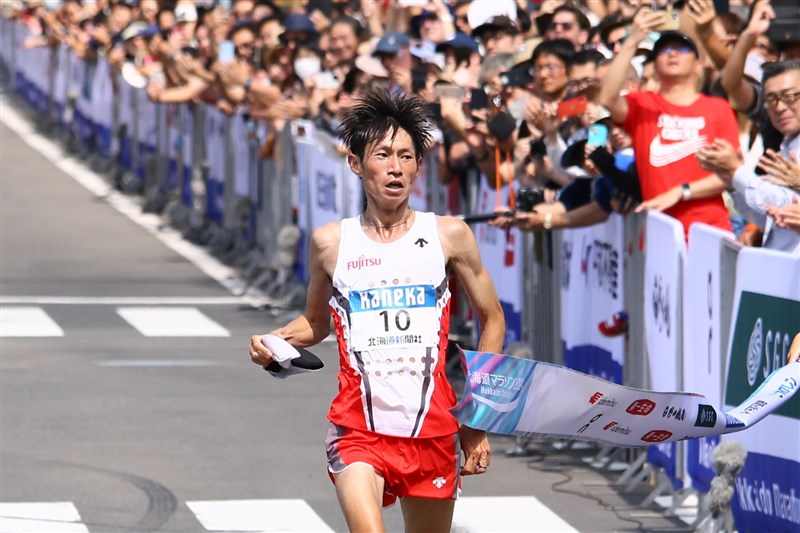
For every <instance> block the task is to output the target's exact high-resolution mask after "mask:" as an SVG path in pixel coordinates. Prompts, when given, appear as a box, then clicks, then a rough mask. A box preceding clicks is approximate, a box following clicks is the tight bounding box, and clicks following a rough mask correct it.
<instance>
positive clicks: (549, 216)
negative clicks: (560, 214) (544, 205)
mask: <svg viewBox="0 0 800 533" xmlns="http://www.w3.org/2000/svg"><path fill="white" fill-rule="evenodd" d="M542 227H544V229H551V228H552V227H553V213H545V214H544V222H542Z"/></svg>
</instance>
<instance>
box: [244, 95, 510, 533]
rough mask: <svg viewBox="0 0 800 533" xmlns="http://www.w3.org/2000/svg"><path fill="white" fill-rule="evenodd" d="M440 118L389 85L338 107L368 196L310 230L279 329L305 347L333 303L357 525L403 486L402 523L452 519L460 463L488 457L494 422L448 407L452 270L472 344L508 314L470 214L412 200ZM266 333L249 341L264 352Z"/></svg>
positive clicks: (340, 482) (264, 360)
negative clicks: (474, 326) (459, 416)
mask: <svg viewBox="0 0 800 533" xmlns="http://www.w3.org/2000/svg"><path fill="white" fill-rule="evenodd" d="M432 127H433V126H432V123H431V121H430V120H429V118H428V115H427V113H426V112H425V108H424V105H423V104H422V103H421V101H420V100H419V99H417V98H416V97H414V96H404V95H394V96H392V95H390V94H389V93H388V92H387V91H386V90H383V89H377V90H373V91H369V92H366V93H365V94H364V95H363V96H362V98H361V99H360V100H357V101H356V103H355V104H354V105H353V106H352V107H351V108H350V109H348V110H347V111H346V112H345V113H344V116H343V124H342V130H341V138H342V140H343V142H344V144H345V146H346V147H347V149H348V151H349V155H348V158H347V160H348V164H349V165H350V168H351V169H352V170H353V172H354V173H356V174H357V175H358V176H359V177H360V178H361V180H362V182H363V186H364V191H365V194H366V197H367V207H366V209H365V211H364V213H363V214H362V215H361V216H358V217H354V218H349V219H345V220H342V221H341V222H334V223H331V224H328V225H326V226H323V227H321V228H318V229H316V230H315V231H314V232H313V233H312V235H311V250H310V273H311V279H310V282H309V286H308V299H307V303H306V310H305V312H304V313H303V314H302V315H300V316H298V317H297V318H295V319H294V320H292V321H291V322H290V323H289V324H287V325H286V326H284V327H282V328H279V329H277V330H275V331H274V332H273V333H274V334H276V335H278V336H280V337H283V338H284V339H286V340H287V341H288V342H289V343H290V344H292V345H294V346H299V347H308V346H311V345H314V344H317V343H318V342H320V341H321V340H323V339H324V338H325V337H327V336H328V334H329V332H330V315H329V314H328V313H329V311H330V314H331V315H332V316H333V322H334V324H335V329H336V337H337V341H338V345H339V363H340V370H339V376H338V377H339V393H338V395H337V396H336V397H335V398H334V400H333V403H332V405H331V408H330V411H329V412H328V418H329V420H330V427H329V430H328V436H327V439H326V447H327V453H328V471H329V473H330V476H331V478H332V479H333V481H334V484H335V486H336V495H337V497H338V499H339V503H340V505H341V507H342V511H343V512H344V516H345V519H346V521H347V525H348V527H349V529H350V531H363V532H370V533H372V532H376V531H384V529H385V528H384V524H383V518H382V516H381V506H382V505H384V506H385V505H390V504H391V503H393V502H394V501H395V499H396V498H397V497H399V498H401V507H402V512H403V517H404V520H405V527H406V531H409V532H410V531H415V532H416V531H428V532H438V531H441V532H443V533H445V532H449V531H450V525H451V522H452V517H453V507H454V504H455V499H456V498H457V497H458V493H459V487H460V475H461V474H464V475H467V474H482V473H484V472H486V469H487V468H488V466H489V463H490V457H489V452H490V449H489V442H488V439H487V437H486V434H485V433H484V432H483V431H478V430H475V429H472V428H468V427H466V426H461V427H459V425H458V422H457V421H456V419H455V418H454V417H453V416H452V415H451V414H450V412H449V409H450V407H452V406H453V405H454V404H455V401H456V398H455V394H454V393H453V389H452V388H451V386H450V384H449V383H448V381H447V376H446V374H445V349H446V347H447V337H448V328H449V323H450V319H449V311H450V291H449V289H448V278H449V276H450V275H451V274H454V275H455V276H456V277H457V278H458V280H459V282H460V284H461V286H462V287H464V289H465V291H466V293H467V296H468V297H469V299H470V302H471V304H472V306H473V307H474V309H475V312H476V315H477V317H478V319H479V321H480V325H481V328H480V332H481V334H480V340H479V343H478V350H481V351H488V352H495V353H497V352H499V351H500V350H501V349H502V344H503V338H504V335H505V320H504V317H503V311H502V308H501V307H500V303H499V301H498V299H497V295H496V293H495V289H494V285H493V284H492V280H491V279H490V277H489V274H488V272H487V271H486V269H485V268H484V266H483V263H482V261H481V258H480V254H479V252H478V246H477V243H476V241H475V237H474V236H473V234H472V232H471V231H470V229H469V228H468V227H467V225H466V224H465V223H464V222H462V221H460V220H457V219H454V218H451V217H443V216H436V215H434V214H433V213H422V212H416V211H414V210H413V209H411V208H410V207H409V205H408V198H409V195H410V193H411V188H412V186H413V183H414V180H415V179H416V178H417V175H418V174H419V171H420V167H421V165H422V155H423V152H424V150H425V147H426V145H427V144H428V143H429V142H430V140H431V138H430V135H431V130H432ZM261 337H262V336H261V335H255V336H253V337H252V339H251V341H250V355H251V358H252V361H253V362H254V363H256V364H257V365H259V366H265V365H268V364H269V363H270V362H272V354H271V353H270V351H269V350H268V349H267V348H265V347H264V346H263V344H262V343H261ZM459 446H460V448H461V450H463V452H464V461H463V464H461V461H460V450H459Z"/></svg>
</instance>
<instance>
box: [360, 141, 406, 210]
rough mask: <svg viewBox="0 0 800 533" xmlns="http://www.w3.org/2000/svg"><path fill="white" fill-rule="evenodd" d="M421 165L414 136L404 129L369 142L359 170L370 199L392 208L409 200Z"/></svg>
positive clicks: (379, 204) (377, 203)
mask: <svg viewBox="0 0 800 533" xmlns="http://www.w3.org/2000/svg"><path fill="white" fill-rule="evenodd" d="M352 163H353V161H351V165H352ZM419 164H420V161H419V160H417V157H416V155H415V153H414V143H413V142H412V140H411V137H410V136H409V135H408V133H406V131H405V130H403V129H400V130H398V131H397V133H396V135H394V134H393V132H392V131H390V132H389V133H388V134H387V135H386V137H384V138H383V139H381V140H380V141H377V142H375V143H372V144H370V145H368V146H367V149H366V150H365V151H364V159H363V161H362V162H361V164H360V165H358V168H357V170H358V171H359V172H358V173H359V175H360V176H361V181H362V182H363V183H364V191H365V193H366V195H367V198H368V199H369V201H370V202H373V203H375V205H378V206H382V205H383V206H387V207H388V206H389V205H392V204H395V203H397V202H402V201H405V200H407V199H408V197H409V195H410V194H411V186H412V185H413V184H414V180H415V179H416V177H417V174H419Z"/></svg>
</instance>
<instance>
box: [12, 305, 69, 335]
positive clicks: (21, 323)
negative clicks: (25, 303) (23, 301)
mask: <svg viewBox="0 0 800 533" xmlns="http://www.w3.org/2000/svg"><path fill="white" fill-rule="evenodd" d="M63 336H64V330H62V329H61V328H60V327H59V325H58V324H56V323H55V321H54V320H53V319H52V318H50V315H48V314H47V313H45V312H44V309H42V308H40V307H0V337H63Z"/></svg>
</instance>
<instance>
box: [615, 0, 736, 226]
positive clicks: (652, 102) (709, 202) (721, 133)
mask: <svg viewBox="0 0 800 533" xmlns="http://www.w3.org/2000/svg"><path fill="white" fill-rule="evenodd" d="M664 19H665V16H664V13H663V12H660V11H651V10H650V9H647V8H643V9H641V10H640V11H639V12H638V13H637V14H636V16H635V17H634V20H633V25H632V29H631V35H630V37H629V38H628V39H627V40H626V41H625V42H624V43H623V45H622V47H621V48H620V52H619V53H618V54H617V55H616V57H615V58H614V60H613V61H612V62H611V65H610V67H609V70H608V72H607V74H606V76H605V77H604V83H603V84H602V85H601V91H600V101H601V102H602V103H603V105H605V106H606V107H607V108H608V109H609V111H611V118H612V119H613V121H614V122H615V123H617V124H621V125H622V126H623V128H625V130H626V131H628V132H629V133H630V135H631V136H632V138H633V147H634V150H635V152H636V167H637V170H638V172H639V182H640V185H641V189H642V198H643V202H642V203H641V204H640V205H639V207H638V208H637V211H641V210H644V209H654V210H657V211H664V212H665V213H666V214H668V215H670V216H672V217H673V218H676V219H678V220H680V221H681V223H682V224H683V226H684V231H685V233H686V235H687V236H688V234H689V227H690V226H691V224H693V223H694V222H704V223H706V224H709V225H712V226H716V227H718V228H721V229H724V230H727V231H730V230H731V223H730V218H729V214H728V210H727V208H726V207H725V204H724V203H723V200H722V191H724V190H725V184H724V183H723V182H722V180H720V178H719V177H717V176H716V175H715V174H709V172H708V171H707V170H704V169H703V168H701V167H700V165H699V163H698V162H697V159H696V158H695V157H694V154H695V152H697V150H698V149H699V148H700V147H702V146H704V145H705V144H707V143H709V142H712V141H714V140H716V139H724V140H726V141H727V142H728V143H730V145H731V146H735V147H736V149H737V150H738V148H739V129H738V127H737V124H736V119H735V115H734V113H733V110H732V109H731V107H730V104H728V102H727V101H725V100H723V99H721V98H716V97H709V96H705V95H703V94H702V93H700V91H699V87H700V83H699V82H700V74H701V71H702V68H703V67H702V63H701V62H700V60H699V53H698V49H697V45H695V43H694V42H693V41H692V40H691V39H690V38H689V37H687V36H686V35H684V34H682V33H679V32H675V31H665V32H662V33H661V35H660V37H659V39H658V40H657V41H656V43H655V45H654V47H653V51H652V58H653V64H654V69H655V73H656V75H657V76H658V78H659V80H660V84H661V86H660V89H659V92H657V93H650V92H638V91H637V92H631V93H628V94H626V95H624V96H622V95H621V94H620V91H621V89H622V86H623V83H624V81H625V74H626V72H627V70H628V67H629V65H630V62H631V60H632V59H633V57H634V55H635V54H636V52H637V49H638V48H639V44H640V43H641V42H642V41H643V40H644V39H645V38H646V37H648V35H649V34H650V33H651V32H653V31H654V30H656V28H658V27H659V26H660V25H662V24H663V23H664Z"/></svg>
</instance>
